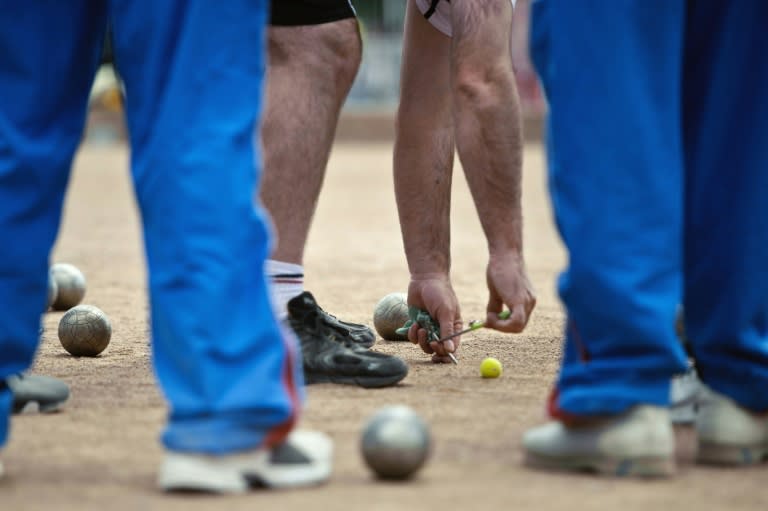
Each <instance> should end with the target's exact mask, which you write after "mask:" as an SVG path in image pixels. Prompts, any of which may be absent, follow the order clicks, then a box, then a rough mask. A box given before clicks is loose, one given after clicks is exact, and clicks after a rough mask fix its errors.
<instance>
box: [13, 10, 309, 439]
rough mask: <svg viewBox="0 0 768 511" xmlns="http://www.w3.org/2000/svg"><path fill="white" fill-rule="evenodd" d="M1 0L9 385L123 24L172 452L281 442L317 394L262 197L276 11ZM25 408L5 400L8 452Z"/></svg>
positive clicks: (29, 337)
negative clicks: (286, 317) (281, 295)
mask: <svg viewBox="0 0 768 511" xmlns="http://www.w3.org/2000/svg"><path fill="white" fill-rule="evenodd" d="M1 4H2V12H3V15H2V17H0V102H1V103H2V107H1V108H0V232H2V233H3V238H4V240H5V243H4V247H3V249H2V250H0V381H2V380H4V379H5V377H7V376H8V375H10V374H13V373H17V372H20V371H24V370H26V369H27V368H28V367H29V365H30V363H31V362H32V360H33V357H34V354H35V350H36V347H37V343H38V326H39V323H40V314H41V312H42V311H43V309H44V307H45V302H46V282H47V274H48V265H49V254H50V251H51V248H52V246H53V244H54V241H55V239H56V235H57V231H58V227H59V223H60V219H61V212H62V204H63V200H64V194H65V188H66V184H67V181H68V177H69V172H70V166H71V162H72V158H73V154H74V153H75V150H76V149H77V147H78V143H79V142H80V139H81V134H82V131H83V127H84V123H85V116H86V107H87V102H88V96H89V91H90V85H91V82H92V79H93V76H94V73H95V70H96V67H97V65H98V63H99V58H100V54H101V48H102V42H103V39H104V34H105V29H106V27H107V24H108V21H109V23H111V26H112V35H113V50H114V56H115V62H116V65H117V67H118V69H119V72H120V75H121V77H122V78H123V80H124V83H125V91H126V108H125V109H126V113H127V117H126V122H127V125H128V128H129V132H130V145H131V173H132V177H133V183H134V188H135V193H136V199H137V203H138V206H139V210H140V214H141V221H142V224H143V228H144V242H145V249H146V261H147V265H148V281H149V282H148V287H149V297H150V302H151V323H152V325H151V328H152V346H153V357H154V365H155V369H156V372H157V376H158V378H159V382H160V384H161V387H162V390H163V392H164V394H165V396H166V397H167V400H168V402H169V406H170V414H169V419H168V425H167V428H166V430H165V432H164V434H163V443H164V445H165V446H166V447H167V448H169V449H171V450H177V451H189V452H204V453H212V454H217V453H227V452H233V451H238V450H244V449H250V448H255V447H258V446H260V445H262V444H264V443H265V442H270V441H273V440H277V439H278V438H279V437H280V436H281V435H284V434H286V433H287V431H288V430H289V429H290V428H291V426H292V425H293V423H294V421H295V417H296V413H297V410H298V407H299V403H300V400H301V395H300V393H301V386H302V382H301V373H300V359H299V358H298V357H297V354H298V348H297V345H296V341H295V339H293V338H292V337H290V338H286V337H285V336H284V335H283V333H282V332H281V330H280V327H279V325H278V323H277V321H276V320H275V319H274V317H273V314H272V309H271V306H270V302H269V297H268V293H267V289H266V282H265V278H264V272H263V263H264V260H265V257H266V256H267V252H268V250H269V248H270V247H269V244H270V232H269V230H268V227H267V223H266V222H265V217H264V214H263V211H261V210H260V209H258V208H257V207H255V206H254V200H253V199H254V194H255V186H256V182H257V176H258V164H255V163H254V162H258V161H259V155H258V154H257V153H256V152H255V149H254V125H255V121H256V119H257V118H258V115H259V114H260V110H261V96H262V82H263V77H264V70H265V56H264V51H265V50H264V39H265V23H266V20H267V14H268V13H267V10H268V7H267V1H266V0H227V1H226V2H205V1H203V2H187V1H182V0H162V1H150V0H110V1H90V0H72V1H68V2H59V1H56V0H43V1H39V2H17V1H13V0H5V1H2V2H1ZM103 193H110V191H109V190H104V192H103ZM96 214H98V213H96ZM114 270H115V271H120V269H119V268H115V269H114ZM86 273H87V271H86ZM91 286H92V287H96V286H98V283H96V282H92V283H91ZM106 312H107V313H108V314H109V311H106ZM113 342H118V343H119V342H120V340H119V339H116V340H113ZM112 385H114V386H119V385H124V382H121V381H114V382H113V383H112ZM126 390H127V391H128V392H130V391H131V389H126ZM10 404H11V396H10V393H9V391H8V390H7V389H5V390H2V391H0V445H2V444H3V443H4V442H5V440H6V436H7V425H8V420H7V419H8V414H9V410H10ZM118 406H119V404H118Z"/></svg>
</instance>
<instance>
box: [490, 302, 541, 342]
mask: <svg viewBox="0 0 768 511" xmlns="http://www.w3.org/2000/svg"><path fill="white" fill-rule="evenodd" d="M535 304H536V300H535V299H534V300H533V302H532V303H530V304H522V303H520V304H517V305H515V306H514V307H512V308H511V309H510V312H511V314H510V316H509V318H508V319H499V316H498V313H497V312H495V311H489V312H488V316H487V318H486V320H485V326H486V327H488V328H493V329H494V330H499V331H500V332H508V333H515V334H516V333H520V332H522V331H523V330H524V329H525V326H526V325H527V324H528V319H529V318H530V317H531V312H532V311H533V307H534V306H535Z"/></svg>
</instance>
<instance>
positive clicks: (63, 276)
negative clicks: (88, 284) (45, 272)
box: [51, 263, 85, 311]
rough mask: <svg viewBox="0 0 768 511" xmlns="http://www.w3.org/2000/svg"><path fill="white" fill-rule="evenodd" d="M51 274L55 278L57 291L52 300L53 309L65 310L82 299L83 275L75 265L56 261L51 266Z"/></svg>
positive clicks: (83, 289) (83, 290)
mask: <svg viewBox="0 0 768 511" xmlns="http://www.w3.org/2000/svg"><path fill="white" fill-rule="evenodd" d="M51 274H52V275H53V278H54V279H55V280H56V287H57V288H58V292H57V294H56V300H55V301H54V302H53V309H54V310H59V311H63V310H67V309H69V308H72V307H74V306H75V305H77V304H79V303H80V302H82V301H83V297H84V296H85V276H84V275H83V272H81V271H80V270H79V269H77V267H75V266H74V265H71V264H68V263H56V264H54V265H53V266H51Z"/></svg>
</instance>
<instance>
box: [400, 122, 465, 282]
mask: <svg viewBox="0 0 768 511" xmlns="http://www.w3.org/2000/svg"><path fill="white" fill-rule="evenodd" d="M423 115H426V116H429V115H430V114H429V113H426V112H424V113H423ZM411 116H412V117H411ZM424 118H425V117H424V116H422V115H420V113H419V112H418V109H417V111H409V112H403V109H402V108H401V110H400V112H399V113H398V123H397V124H398V129H397V135H396V139H395V157H394V175H395V197H396V200H397V210H398V215H399V217H400V228H401V232H402V236H403V246H404V248H405V255H406V258H407V260H408V269H409V270H410V272H411V274H412V275H416V274H419V275H422V274H428V273H429V274H432V273H440V274H446V275H447V274H448V272H449V271H450V264H451V261H450V260H451V257H450V242H451V240H450V196H451V176H452V167H453V129H452V127H451V126H450V125H449V126H447V127H442V128H436V129H431V130H430V129H424V127H423V126H422V125H421V123H420V122H419V121H418V119H424Z"/></svg>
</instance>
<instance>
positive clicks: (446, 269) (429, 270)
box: [408, 254, 451, 278]
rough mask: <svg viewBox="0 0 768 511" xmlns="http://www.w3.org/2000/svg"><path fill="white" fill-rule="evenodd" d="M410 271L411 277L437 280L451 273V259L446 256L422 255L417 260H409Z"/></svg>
mask: <svg viewBox="0 0 768 511" xmlns="http://www.w3.org/2000/svg"><path fill="white" fill-rule="evenodd" d="M408 271H409V272H410V273H411V276H412V277H413V276H414V275H418V276H425V275H426V276H430V277H428V278H435V277H439V276H447V275H448V274H450V272H451V258H450V256H448V255H445V254H433V255H431V256H425V255H423V254H421V255H420V256H419V257H418V258H417V259H411V258H409V260H408Z"/></svg>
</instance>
